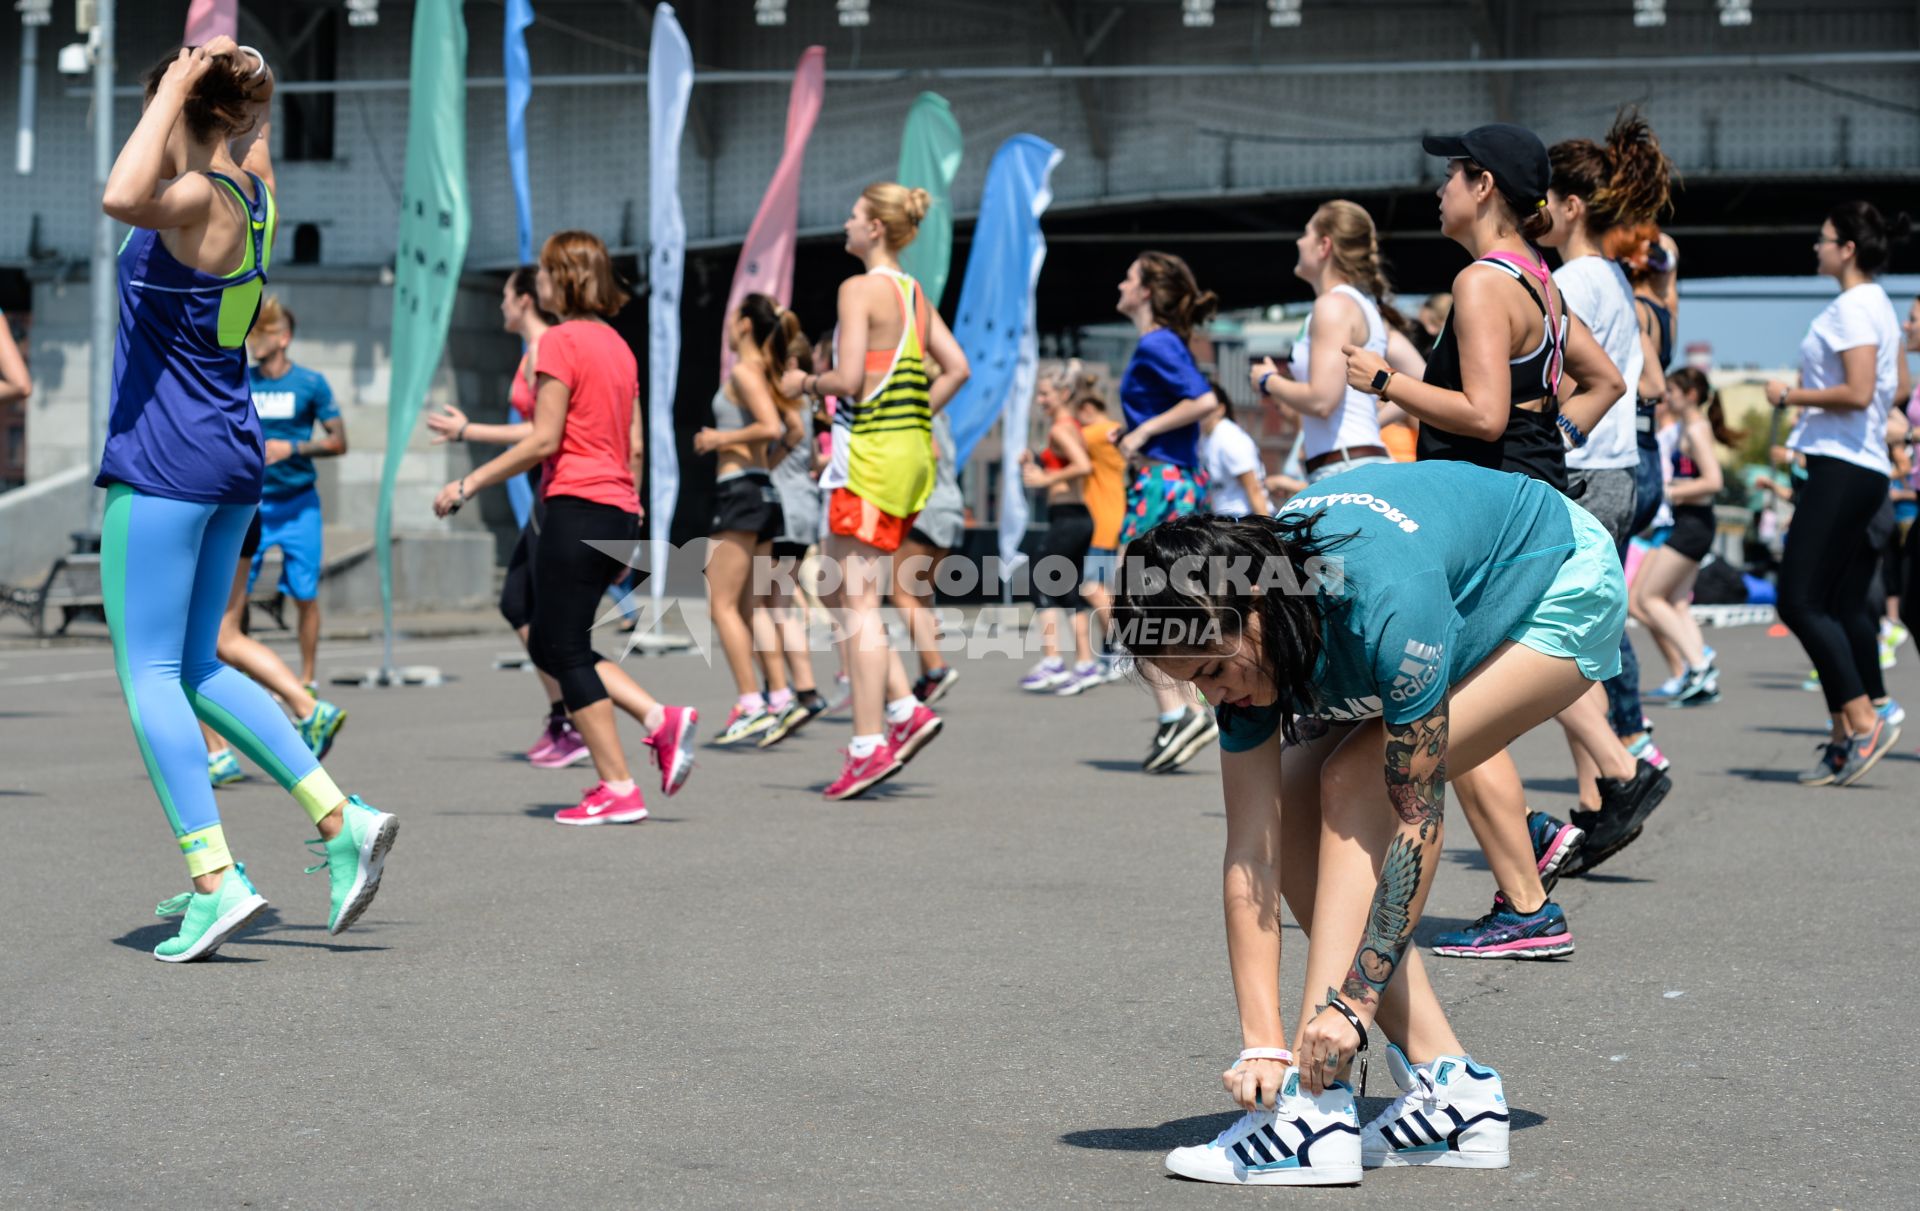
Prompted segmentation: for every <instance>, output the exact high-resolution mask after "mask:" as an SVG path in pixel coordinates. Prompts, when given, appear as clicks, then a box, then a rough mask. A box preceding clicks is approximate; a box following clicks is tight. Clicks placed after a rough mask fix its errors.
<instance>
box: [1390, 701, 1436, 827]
mask: <svg viewBox="0 0 1920 1211" xmlns="http://www.w3.org/2000/svg"><path fill="white" fill-rule="evenodd" d="M1446 781H1447V704H1446V702H1445V701H1444V700H1443V701H1442V702H1441V703H1440V705H1439V706H1437V707H1435V708H1434V710H1433V713H1432V714H1431V715H1428V716H1427V717H1426V718H1425V719H1421V720H1417V721H1415V722H1413V723H1390V724H1388V725H1387V798H1388V799H1389V800H1391V801H1392V803H1393V810H1394V812H1395V813H1396V814H1397V815H1399V817H1400V821H1401V823H1403V824H1418V825H1419V826H1420V839H1421V840H1422V841H1425V840H1427V838H1428V835H1429V834H1430V833H1431V832H1432V831H1433V829H1434V828H1436V827H1437V826H1438V825H1439V823H1440V815H1441V809H1442V808H1443V807H1444V806H1445V803H1446V795H1447V791H1446Z"/></svg>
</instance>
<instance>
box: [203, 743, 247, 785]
mask: <svg viewBox="0 0 1920 1211" xmlns="http://www.w3.org/2000/svg"><path fill="white" fill-rule="evenodd" d="M246 776H247V771H245V770H243V769H241V768H240V759H239V758H237V757H235V756H234V755H233V750H232V749H230V748H223V749H221V750H220V751H219V752H217V753H208V754H207V781H209V782H211V783H213V784H214V785H215V786H232V785H233V784H234V783H236V782H240V781H242V780H244V779H245V778H246Z"/></svg>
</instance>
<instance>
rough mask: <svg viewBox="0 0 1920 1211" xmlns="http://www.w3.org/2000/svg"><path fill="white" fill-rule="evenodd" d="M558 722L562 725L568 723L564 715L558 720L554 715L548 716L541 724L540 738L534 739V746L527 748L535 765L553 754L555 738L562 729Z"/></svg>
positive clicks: (528, 757)
mask: <svg viewBox="0 0 1920 1211" xmlns="http://www.w3.org/2000/svg"><path fill="white" fill-rule="evenodd" d="M556 722H557V723H558V724H560V725H562V726H564V725H565V724H566V720H565V718H564V717H562V718H561V719H560V720H558V721H556V720H555V719H554V718H553V717H552V716H548V718H547V721H546V722H545V723H543V724H541V725H540V739H538V740H536V741H534V742H533V747H532V748H529V749H528V750H527V760H528V761H529V762H532V763H533V764H534V765H538V764H540V763H541V762H542V761H544V760H546V759H547V758H548V757H550V756H552V755H553V740H554V737H555V736H556V735H557V734H558V733H559V730H560V728H559V727H558V726H556Z"/></svg>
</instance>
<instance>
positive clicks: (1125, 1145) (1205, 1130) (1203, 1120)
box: [1060, 1097, 1547, 1152]
mask: <svg viewBox="0 0 1920 1211" xmlns="http://www.w3.org/2000/svg"><path fill="white" fill-rule="evenodd" d="M1356 1102H1357V1104H1358V1105H1359V1108H1360V1121H1361V1122H1363V1123H1364V1122H1366V1121H1367V1120H1368V1119H1371V1118H1372V1117H1374V1116H1375V1115H1377V1114H1379V1113H1380V1112H1381V1111H1383V1110H1385V1109H1386V1108H1387V1106H1388V1105H1389V1104H1391V1102H1392V1099H1391V1098H1384V1097H1363V1098H1358V1099H1356ZM1509 1113H1510V1114H1511V1115H1512V1116H1513V1118H1512V1122H1511V1123H1510V1126H1509V1129H1510V1130H1513V1131H1525V1130H1526V1129H1527V1128H1529V1127H1538V1126H1540V1125H1541V1124H1542V1123H1544V1122H1546V1121H1547V1120H1546V1118H1545V1117H1544V1116H1542V1115H1538V1114H1535V1113H1534V1112H1533V1111H1531V1110H1521V1109H1519V1108H1518V1107H1512V1108H1510V1110H1509ZM1239 1117H1240V1112H1239V1111H1237V1110H1230V1111H1227V1112H1225V1113H1223V1114H1196V1115H1192V1116H1190V1117H1188V1118H1177V1119H1173V1120H1171V1121H1169V1122H1165V1123H1161V1124H1160V1125H1159V1126H1158V1127H1090V1128H1088V1129H1087V1130H1085V1131H1069V1132H1067V1133H1066V1134H1065V1135H1062V1136H1061V1137H1060V1142H1061V1143H1063V1144H1069V1145H1071V1146H1073V1147H1075V1148H1093V1149H1097V1150H1099V1151H1102V1152H1167V1151H1171V1150H1172V1149H1174V1148H1180V1147H1184V1146H1185V1145H1187V1144H1199V1143H1204V1142H1206V1141H1207V1140H1210V1139H1212V1138H1213V1137H1214V1136H1216V1135H1219V1134H1220V1133H1221V1132H1222V1131H1224V1130H1226V1129H1227V1128H1228V1127H1230V1126H1232V1125H1233V1122H1234V1120H1236V1119H1238V1118H1239Z"/></svg>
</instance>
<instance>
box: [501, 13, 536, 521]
mask: <svg viewBox="0 0 1920 1211" xmlns="http://www.w3.org/2000/svg"><path fill="white" fill-rule="evenodd" d="M532 24H533V0H507V29H506V36H505V37H504V38H503V39H502V45H503V47H504V48H505V53H506V79H507V175H508V176H509V177H511V178H513V205H514V211H515V215H516V217H517V219H518V229H517V234H518V235H519V237H520V263H521V264H522V265H528V264H532V263H533V190H532V189H531V187H529V186H528V184H527V102H528V101H530V100H532V99H533V64H532V61H531V60H529V59H528V57H527V27H528V26H529V25H532ZM507 500H508V501H509V502H510V503H511V504H512V505H513V520H514V524H516V525H519V526H522V527H524V526H525V525H526V524H527V514H528V513H530V512H531V511H532V510H533V483H532V481H531V480H529V479H528V478H527V477H526V476H525V475H516V476H514V477H513V478H512V479H510V480H508V481H507Z"/></svg>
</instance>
